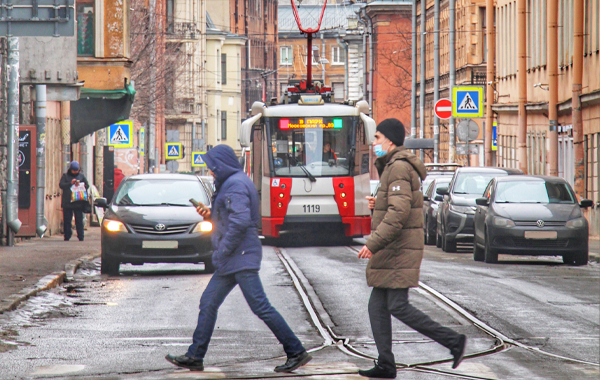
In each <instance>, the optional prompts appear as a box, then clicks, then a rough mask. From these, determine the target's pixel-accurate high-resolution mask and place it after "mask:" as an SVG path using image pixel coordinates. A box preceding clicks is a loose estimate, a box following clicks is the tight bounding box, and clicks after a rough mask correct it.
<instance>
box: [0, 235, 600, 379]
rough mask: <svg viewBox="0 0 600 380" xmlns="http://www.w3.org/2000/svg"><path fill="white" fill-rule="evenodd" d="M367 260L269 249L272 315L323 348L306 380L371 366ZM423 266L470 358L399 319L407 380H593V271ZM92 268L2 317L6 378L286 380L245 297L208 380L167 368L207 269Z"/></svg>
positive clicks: (440, 316)
mask: <svg viewBox="0 0 600 380" xmlns="http://www.w3.org/2000/svg"><path fill="white" fill-rule="evenodd" d="M358 243H359V242H357V244H358ZM359 248H360V245H355V246H353V247H345V246H329V247H314V246H311V247H297V246H294V245H291V246H287V247H283V248H277V249H276V248H274V247H265V249H264V259H263V266H262V269H261V278H262V280H263V283H264V287H265V290H266V292H267V295H268V296H269V299H270V300H271V303H272V304H273V305H274V306H275V307H276V308H277V309H278V310H279V312H280V313H281V314H282V315H283V317H284V318H285V319H286V320H287V322H288V323H289V324H290V326H291V327H292V329H293V330H294V331H295V332H296V334H297V335H298V337H299V338H300V339H301V340H302V342H303V343H304V345H305V347H306V348H310V349H314V350H315V351H314V352H313V357H314V359H313V361H312V362H311V363H310V364H309V365H308V366H306V367H303V368H301V369H300V370H298V371H297V374H298V375H299V376H303V377H306V376H309V375H312V376H310V378H323V379H358V378H360V377H359V376H358V375H356V371H357V369H358V368H369V367H370V366H371V365H372V361H370V359H368V357H369V356H373V355H376V350H375V346H374V342H373V338H372V334H371V331H370V325H369V320H368V314H367V308H366V306H367V301H368V297H369V294H370V289H369V288H368V287H367V286H366V280H365V275H364V271H365V267H366V261H363V260H359V259H358V258H357V257H356V254H357V253H356V249H359ZM425 256H426V258H425V260H424V262H423V266H422V271H421V281H422V283H423V287H420V288H416V289H413V290H411V292H410V298H411V302H412V303H413V304H414V305H415V306H416V307H418V308H420V309H421V310H423V311H424V312H426V313H427V314H429V315H430V316H431V317H432V318H433V319H435V320H437V321H439V322H440V323H442V324H444V325H446V326H448V327H451V328H453V329H455V330H457V331H459V332H462V333H464V334H466V335H467V336H468V337H469V342H468V348H467V354H469V355H475V357H473V356H471V357H467V358H466V359H465V361H463V363H462V364H461V366H460V367H459V368H458V369H457V370H452V369H451V368H450V363H449V362H448V360H449V359H450V355H449V352H448V350H446V349H445V348H444V347H442V346H440V345H438V344H437V343H435V342H432V341H430V340H428V339H427V338H426V337H424V336H422V335H420V334H418V333H416V332H414V331H412V330H410V329H409V328H407V327H406V326H404V325H403V324H402V323H400V322H398V321H394V324H393V329H394V337H393V338H394V353H395V355H396V361H397V362H398V363H399V372H398V378H402V379H445V378H449V379H451V378H462V379H598V377H599V376H600V371H599V367H598V363H599V362H600V327H599V320H600V311H599V303H600V300H599V298H600V282H599V279H600V266H599V265H598V264H593V263H592V264H589V265H588V266H585V267H570V266H566V265H563V264H561V260H560V258H552V257H543V258H535V257H509V256H507V257H503V256H502V255H501V257H500V260H501V263H500V264H498V265H490V264H484V263H479V262H474V261H473V259H472V254H470V253H468V251H465V253H454V254H448V253H444V252H442V251H440V250H439V249H437V248H431V247H427V249H426V255H425ZM503 259H505V260H504V261H503ZM506 260H508V261H506ZM97 264H98V263H90V265H88V266H87V267H84V268H82V269H81V270H79V271H78V273H77V278H76V280H75V281H73V282H70V283H66V284H64V285H63V286H62V287H61V288H59V289H55V290H54V291H51V292H45V293H43V294H42V295H40V296H38V297H35V298H33V299H31V300H29V301H28V302H27V303H25V304H24V305H23V306H22V307H21V308H19V309H18V310H16V311H14V312H11V313H8V314H5V315H0V326H1V329H0V379H30V378H31V379H44V378H65V379H86V378H87V379H92V378H93V379H170V378H174V379H179V378H181V379H201V378H240V379H241V378H265V377H275V376H281V375H277V374H276V373H274V372H273V371H272V369H273V367H274V366H275V365H278V364H281V363H283V361H284V359H283V357H282V356H283V355H284V353H283V350H282V348H281V346H280V345H279V344H278V342H277V340H276V339H275V338H274V337H273V335H272V334H271V332H270V331H269V330H268V329H267V328H266V326H265V325H264V324H263V322H262V321H260V320H259V319H258V318H257V317H256V316H254V315H253V314H252V312H251V311H250V309H249V307H248V306H247V305H246V303H245V300H244V299H243V296H242V294H241V292H240V291H239V289H234V291H233V292H232V293H231V295H230V296H229V297H228V298H227V299H226V301H225V302H224V304H223V306H222V307H221V309H220V312H219V318H218V321H217V326H216V329H215V333H214V335H213V340H212V342H211V346H210V348H209V351H208V354H207V356H206V358H205V365H206V366H207V369H206V371H205V372H203V373H202V372H190V371H187V370H180V369H176V368H175V367H174V366H173V365H171V364H170V363H168V362H167V361H166V360H165V359H164V356H165V355H166V354H167V353H174V354H182V353H184V352H185V350H186V349H187V346H188V345H189V344H190V342H191V335H192V332H193V330H194V328H195V323H196V319H197V314H198V302H199V299H200V296H201V293H202V290H203V289H204V288H205V286H206V284H207V283H208V280H209V279H210V275H209V274H204V272H203V271H202V270H201V269H202V266H201V265H144V266H131V265H123V266H121V275H120V276H118V277H106V276H100V275H99V274H98V272H97V270H96V268H97ZM435 291H438V292H440V293H441V294H442V295H443V296H445V297H447V298H448V299H449V300H451V301H454V302H455V303H456V304H458V305H459V306H460V307H461V308H462V309H461V310H462V312H461V311H460V310H458V309H456V308H454V307H452V305H451V304H449V303H445V302H443V301H441V300H440V298H438V297H436V296H435V293H433V292H435ZM451 301H450V302H451ZM458 305H457V306H458ZM474 321H478V322H477V323H474ZM479 323H480V324H482V325H484V327H485V326H487V327H489V328H491V329H493V331H495V332H496V333H498V334H496V335H494V334H492V335H490V333H489V331H488V332H486V330H485V328H482V326H481V325H478V324H479ZM319 326H320V327H321V329H320V328H319ZM498 336H500V338H498ZM344 338H347V339H344ZM503 339H505V340H503ZM328 340H329V341H328ZM324 343H327V344H329V345H328V346H325V347H324V346H323V344H324ZM492 350H495V352H491V351H492ZM299 376H292V377H299Z"/></svg>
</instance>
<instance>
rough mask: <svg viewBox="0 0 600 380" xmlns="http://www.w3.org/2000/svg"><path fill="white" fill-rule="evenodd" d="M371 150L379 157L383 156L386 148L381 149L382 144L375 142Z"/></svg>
mask: <svg viewBox="0 0 600 380" xmlns="http://www.w3.org/2000/svg"><path fill="white" fill-rule="evenodd" d="M373 152H374V153H375V155H376V156H377V157H381V156H385V154H386V153H387V150H383V145H382V144H377V145H375V146H374V147H373Z"/></svg>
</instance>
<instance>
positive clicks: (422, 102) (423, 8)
mask: <svg viewBox="0 0 600 380" xmlns="http://www.w3.org/2000/svg"><path fill="white" fill-rule="evenodd" d="M426 13H427V3H426V2H425V0H421V89H420V92H421V93H420V104H419V124H420V125H419V127H420V130H419V138H421V139H422V138H424V131H425V80H426V78H425V69H426V66H427V63H426V61H425V44H426V43H427V41H425V37H426V35H427V32H426V31H425V30H426V29H425V23H426V20H425V14H426ZM424 159H425V152H424V151H423V149H421V161H423V160H424Z"/></svg>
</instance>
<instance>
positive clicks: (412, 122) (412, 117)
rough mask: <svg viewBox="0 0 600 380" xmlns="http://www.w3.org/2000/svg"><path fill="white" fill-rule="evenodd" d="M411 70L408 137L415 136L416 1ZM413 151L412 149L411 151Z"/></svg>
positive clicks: (413, 9) (413, 5)
mask: <svg viewBox="0 0 600 380" xmlns="http://www.w3.org/2000/svg"><path fill="white" fill-rule="evenodd" d="M411 62H412V72H411V80H412V83H411V96H410V138H411V139H414V138H416V137H417V2H416V1H413V2H412V54H411ZM413 152H414V151H413Z"/></svg>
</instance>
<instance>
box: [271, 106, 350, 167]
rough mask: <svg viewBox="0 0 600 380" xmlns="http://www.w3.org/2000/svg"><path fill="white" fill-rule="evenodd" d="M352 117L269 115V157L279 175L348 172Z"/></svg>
mask: <svg viewBox="0 0 600 380" xmlns="http://www.w3.org/2000/svg"><path fill="white" fill-rule="evenodd" d="M355 119H356V118H354V117H320V116H319V117H302V118H297V117H296V118H294V117H289V118H271V119H270V130H271V148H272V152H271V159H272V161H273V169H274V171H275V175H276V176H278V177H306V176H307V174H306V172H305V170H307V171H308V172H309V173H310V174H311V175H312V176H314V177H330V176H348V175H350V172H351V170H352V168H351V167H350V166H351V165H353V162H354V157H352V150H353V148H354V144H353V137H354V136H355V135H356V134H355V132H354V129H355V127H356V125H355V124H356V123H355Z"/></svg>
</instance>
